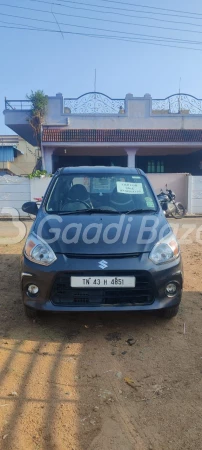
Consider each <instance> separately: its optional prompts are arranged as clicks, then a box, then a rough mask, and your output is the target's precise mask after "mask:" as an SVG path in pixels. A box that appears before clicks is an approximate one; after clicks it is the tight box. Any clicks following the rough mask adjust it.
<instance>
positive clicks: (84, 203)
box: [62, 200, 90, 211]
mask: <svg viewBox="0 0 202 450" xmlns="http://www.w3.org/2000/svg"><path fill="white" fill-rule="evenodd" d="M69 203H82V204H83V205H85V206H86V208H87V209H89V208H90V205H88V203H87V202H84V201H83V200H70V201H69V202H66V203H65V204H64V205H63V207H62V209H63V211H64V207H65V206H66V205H68V204H69Z"/></svg>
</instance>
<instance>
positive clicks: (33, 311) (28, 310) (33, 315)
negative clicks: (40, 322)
mask: <svg viewBox="0 0 202 450" xmlns="http://www.w3.org/2000/svg"><path fill="white" fill-rule="evenodd" d="M24 311H25V315H26V316H27V317H28V319H32V320H34V319H36V318H37V317H38V313H37V311H36V309H32V308H29V307H28V306H24Z"/></svg>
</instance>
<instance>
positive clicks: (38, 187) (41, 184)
mask: <svg viewBox="0 0 202 450" xmlns="http://www.w3.org/2000/svg"><path fill="white" fill-rule="evenodd" d="M50 180H51V178H50V177H49V178H32V179H31V180H30V201H31V202H34V201H35V198H40V197H43V196H44V194H45V192H46V189H47V187H48V185H49V183H50Z"/></svg>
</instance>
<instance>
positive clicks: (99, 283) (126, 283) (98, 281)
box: [71, 277, 136, 288]
mask: <svg viewBox="0 0 202 450" xmlns="http://www.w3.org/2000/svg"><path fill="white" fill-rule="evenodd" d="M135 281H136V279H135V277H71V287H73V288H134V287H135Z"/></svg>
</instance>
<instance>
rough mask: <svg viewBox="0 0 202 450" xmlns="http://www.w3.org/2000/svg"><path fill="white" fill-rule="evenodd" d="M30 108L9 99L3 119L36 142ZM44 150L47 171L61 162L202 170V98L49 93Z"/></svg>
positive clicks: (200, 172)
mask: <svg viewBox="0 0 202 450" xmlns="http://www.w3.org/2000/svg"><path fill="white" fill-rule="evenodd" d="M29 108H30V105H29V102H28V101H27V100H24V101H23V100H20V101H18V100H14V101H13V100H12V101H10V100H6V101H5V111H4V115H5V124H6V125H7V126H8V127H9V128H10V129H12V130H13V131H14V132H15V133H18V135H19V136H21V138H23V139H25V140H26V141H27V142H28V144H27V145H30V146H35V145H36V140H35V137H34V134H33V130H32V128H31V126H30V124H29V121H28V120H27V118H28V117H29ZM32 148H33V147H32ZM41 151H42V162H43V168H44V169H45V170H47V172H49V173H54V172H55V171H56V170H57V168H58V167H62V166H77V165H105V166H107V165H120V166H129V167H135V166H138V167H140V168H141V169H143V170H144V171H145V172H146V173H151V174H155V173H159V174H162V173H167V174H169V173H191V174H192V175H202V100H201V99H197V98H195V97H193V96H191V95H188V94H181V93H180V94H174V95H171V96H169V97H167V98H165V99H152V97H151V96H150V95H149V94H145V95H144V96H143V97H134V96H133V95H132V94H127V95H126V96H125V98H124V99H112V98H110V97H108V96H107V95H105V94H102V93H99V92H90V93H86V94H83V95H81V96H80V97H78V98H63V95H62V94H61V93H59V94H56V96H53V97H48V106H47V112H46V117H45V120H44V123H43V125H42V148H41ZM19 158H21V157H19Z"/></svg>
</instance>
